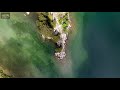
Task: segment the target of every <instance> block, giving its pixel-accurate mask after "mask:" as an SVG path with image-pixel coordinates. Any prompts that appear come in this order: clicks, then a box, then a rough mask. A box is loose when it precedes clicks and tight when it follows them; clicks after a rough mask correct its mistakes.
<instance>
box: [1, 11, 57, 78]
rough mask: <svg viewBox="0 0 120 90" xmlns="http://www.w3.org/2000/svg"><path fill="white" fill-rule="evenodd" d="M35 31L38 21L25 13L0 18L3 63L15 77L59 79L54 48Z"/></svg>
mask: <svg viewBox="0 0 120 90" xmlns="http://www.w3.org/2000/svg"><path fill="white" fill-rule="evenodd" d="M33 16H34V15H33ZM36 31H37V27H36V24H35V20H34V19H33V18H31V17H25V16H24V13H22V12H18V13H17V12H15V13H11V16H10V19H0V64H1V65H2V67H4V68H6V69H8V71H10V73H11V74H12V75H14V76H15V77H59V75H58V71H57V68H56V66H55V64H54V59H53V55H54V52H53V51H54V46H53V45H51V44H50V43H49V44H48V43H45V42H43V41H42V40H40V39H39V38H38V34H37V33H36Z"/></svg>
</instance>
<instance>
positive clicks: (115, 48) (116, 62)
mask: <svg viewBox="0 0 120 90" xmlns="http://www.w3.org/2000/svg"><path fill="white" fill-rule="evenodd" d="M83 19H84V22H83V23H84V27H83V31H84V32H83V43H84V47H85V49H86V50H87V52H88V59H87V60H86V61H85V62H84V64H83V65H82V66H83V67H82V68H79V77H120V69H119V68H120V55H119V53H120V41H119V39H120V25H119V24H120V13H112V12H111V13H109V12H108V13H103V12H101V13H100V12H99V13H86V14H85V16H84V18H83Z"/></svg>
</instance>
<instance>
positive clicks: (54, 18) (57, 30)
mask: <svg viewBox="0 0 120 90" xmlns="http://www.w3.org/2000/svg"><path fill="white" fill-rule="evenodd" d="M29 14H30V12H26V13H25V14H24V15H25V16H27V15H29ZM39 14H40V13H39ZM47 15H48V16H47V17H45V18H43V17H44V15H43V17H39V19H40V18H43V20H46V19H48V20H49V21H50V22H49V23H50V24H51V26H52V27H53V31H52V33H53V35H51V34H50V33H51V32H50V31H47V30H44V31H43V32H41V36H42V38H43V40H45V39H49V40H53V41H54V43H56V46H57V49H56V51H55V56H56V57H57V58H58V59H59V60H63V59H64V58H65V57H66V52H65V48H66V40H67V39H68V33H69V31H70V28H71V24H70V23H71V20H70V15H69V12H48V13H47ZM39 22H40V23H41V22H42V21H38V24H39ZM38 26H39V25H38ZM40 28H41V27H40ZM45 31H46V32H45Z"/></svg>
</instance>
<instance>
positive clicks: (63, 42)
mask: <svg viewBox="0 0 120 90" xmlns="http://www.w3.org/2000/svg"><path fill="white" fill-rule="evenodd" d="M51 14H52V15H53V19H55V20H56V22H57V23H56V27H54V32H55V31H57V32H59V33H60V40H59V41H58V42H57V45H58V46H60V45H61V46H62V50H61V51H60V52H56V53H55V56H56V57H58V59H60V60H62V59H63V58H65V56H66V52H65V47H66V40H67V39H68V32H69V29H70V28H71V25H70V22H71V21H70V17H69V12H51ZM65 14H67V17H68V22H69V23H68V26H67V27H66V28H67V30H68V31H67V33H66V32H64V31H63V30H64V28H62V24H60V23H59V21H58V20H59V15H60V17H61V18H63V16H64V15H65Z"/></svg>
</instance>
